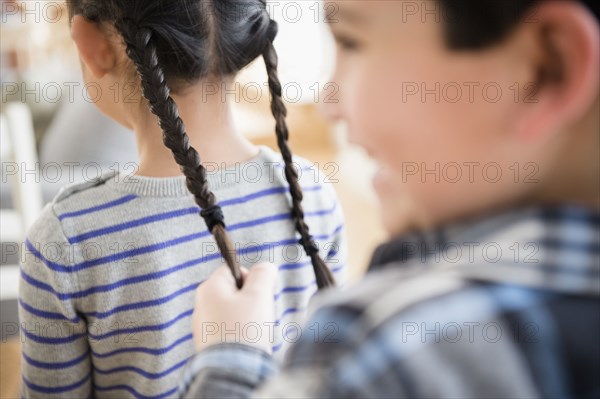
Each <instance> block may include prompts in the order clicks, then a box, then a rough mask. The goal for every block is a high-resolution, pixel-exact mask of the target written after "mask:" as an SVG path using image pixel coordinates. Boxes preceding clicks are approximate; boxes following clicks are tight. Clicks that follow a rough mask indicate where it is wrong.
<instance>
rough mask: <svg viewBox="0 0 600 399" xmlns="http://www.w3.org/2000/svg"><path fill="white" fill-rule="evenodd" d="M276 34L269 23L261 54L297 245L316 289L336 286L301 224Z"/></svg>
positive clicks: (299, 189)
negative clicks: (305, 257)
mask: <svg viewBox="0 0 600 399" xmlns="http://www.w3.org/2000/svg"><path fill="white" fill-rule="evenodd" d="M276 35H277V24H276V22H275V21H272V20H271V21H270V25H269V42H268V43H267V46H266V49H265V51H264V52H263V58H264V60H265V65H266V68H267V75H268V79H269V91H270V93H271V112H272V113H273V116H274V117H275V133H276V135H277V145H278V146H279V150H280V151H281V155H282V157H283V161H284V163H285V169H284V170H285V178H286V180H287V181H288V183H289V185H290V194H291V196H292V216H293V218H294V222H295V225H296V230H297V231H298V232H299V233H300V236H301V239H300V241H299V243H300V244H301V245H302V247H303V248H304V250H305V251H306V253H307V254H308V256H310V259H311V262H312V265H313V269H314V272H315V276H316V280H317V285H318V287H319V288H324V287H328V286H332V285H335V280H334V278H333V274H332V273H331V270H329V268H328V267H327V265H326V264H325V262H324V261H323V259H321V258H320V257H319V249H318V247H317V245H316V243H315V241H314V239H313V237H312V236H311V235H310V233H309V229H308V225H307V224H306V222H305V221H304V209H303V208H302V198H303V195H302V189H301V188H300V184H299V183H298V172H297V171H296V168H295V167H294V164H293V161H292V152H291V150H290V148H289V146H288V143H287V140H288V137H289V132H288V127H287V123H286V121H285V117H286V115H287V109H286V108H285V104H284V102H283V99H282V96H281V83H280V81H279V77H278V76H277V62H278V59H277V53H276V51H275V47H273V40H274V38H275V36H276Z"/></svg>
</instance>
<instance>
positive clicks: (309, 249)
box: [298, 236, 319, 257]
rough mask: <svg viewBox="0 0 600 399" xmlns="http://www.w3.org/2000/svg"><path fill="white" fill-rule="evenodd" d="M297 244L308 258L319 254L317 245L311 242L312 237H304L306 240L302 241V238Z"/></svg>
mask: <svg viewBox="0 0 600 399" xmlns="http://www.w3.org/2000/svg"><path fill="white" fill-rule="evenodd" d="M298 243H299V244H300V245H302V246H303V247H304V250H305V251H306V253H307V254H308V256H310V257H312V256H313V255H317V254H318V253H319V247H318V246H317V243H316V242H315V241H314V240H313V236H308V237H306V239H304V237H303V238H301V239H300V240H298Z"/></svg>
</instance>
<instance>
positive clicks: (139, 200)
mask: <svg viewBox="0 0 600 399" xmlns="http://www.w3.org/2000/svg"><path fill="white" fill-rule="evenodd" d="M296 163H297V165H298V166H299V170H301V178H300V182H301V186H302V187H303V189H304V193H305V195H304V201H303V205H304V209H305V212H306V221H307V223H308V225H309V226H310V229H311V233H312V234H313V235H314V237H315V239H316V241H317V243H318V245H319V249H320V255H321V256H322V257H323V258H324V259H326V262H327V263H328V265H329V266H330V268H331V269H332V270H333V272H334V274H335V276H336V278H337V280H338V282H340V283H343V280H344V274H345V273H344V272H345V268H346V258H345V251H346V247H345V242H344V226H343V217H342V212H341V209H340V206H339V204H338V203H337V199H336V196H335V193H334V190H333V187H331V184H330V183H328V182H327V178H328V176H326V175H325V174H324V173H323V172H322V171H320V170H318V169H316V168H314V167H313V166H312V165H311V164H309V163H308V162H307V161H305V160H302V159H300V158H298V159H296ZM208 179H209V184H210V187H211V189H212V190H213V192H214V193H215V195H216V196H217V199H218V201H219V203H220V204H221V206H222V207H223V212H224V214H225V218H226V223H227V228H228V230H229V232H230V236H231V238H232V241H233V243H234V245H235V247H236V250H237V254H238V259H239V261H240V263H241V264H242V265H244V266H246V267H251V265H252V264H255V263H256V262H259V261H270V262H273V263H275V264H276V265H277V266H278V267H279V280H278V284H277V289H276V294H275V300H276V302H275V303H276V309H275V315H276V319H277V322H278V324H277V325H276V326H275V329H274V339H275V344H274V346H273V352H274V353H275V354H276V356H278V357H279V358H281V357H282V356H283V354H284V353H285V350H286V348H287V345H288V344H289V343H291V342H294V341H295V340H297V339H298V337H297V335H298V333H301V331H298V330H297V329H295V328H294V327H295V326H296V324H295V323H301V322H302V321H303V319H304V316H305V310H306V308H307V305H308V301H309V299H310V297H311V296H312V295H313V294H314V293H315V292H316V285H315V277H314V273H313V270H312V266H311V263H310V260H309V258H308V257H307V256H306V254H305V253H304V251H303V250H302V248H301V246H300V245H299V244H298V239H299V237H298V235H297V233H296V232H295V228H294V224H293V222H292V219H291V214H290V203H291V199H290V197H289V194H288V193H287V191H288V185H287V183H286V181H285V178H284V175H283V163H282V161H281V158H280V156H279V155H278V154H276V153H275V152H273V151H272V150H270V149H268V148H266V147H261V150H260V154H259V155H258V156H257V157H256V158H254V159H252V160H251V161H248V162H244V163H241V164H237V165H236V166H234V167H231V168H227V169H226V170H220V171H217V172H213V173H209V175H208ZM198 211H199V209H198V208H197V206H196V205H195V204H194V202H193V199H192V196H191V195H190V194H189V193H188V191H187V189H186V187H185V181H184V178H183V177H173V178H148V177H139V176H132V177H126V176H123V175H122V174H114V173H113V174H108V175H105V176H103V177H102V178H101V179H98V180H95V181H90V182H86V183H83V184H76V185H72V186H70V187H67V188H66V189H64V190H62V191H61V193H60V194H59V195H58V196H57V197H56V198H55V199H54V201H53V202H52V203H51V204H49V205H47V206H46V208H45V209H44V211H43V213H42V215H41V216H40V218H39V220H38V221H37V222H36V223H35V224H34V226H33V227H32V228H31V229H30V231H29V234H28V237H27V240H26V241H25V243H24V248H23V253H22V262H21V265H22V266H21V283H20V300H19V302H20V309H19V312H20V319H21V334H22V342H23V366H22V375H23V384H22V386H23V390H22V392H23V397H26V398H30V397H56V398H88V397H96V398H128V397H135V398H167V397H173V396H174V395H175V392H176V388H177V386H178V384H179V379H180V376H181V372H182V370H183V367H184V365H185V364H186V362H187V360H188V359H189V358H190V357H191V356H192V355H193V352H194V350H193V342H192V336H191V322H190V321H191V314H192V310H193V300H194V292H195V288H196V287H197V286H198V284H199V283H201V282H202V281H203V280H204V279H205V278H207V277H208V276H209V274H210V273H211V272H212V271H213V270H214V269H215V268H216V267H217V266H218V265H220V264H221V256H220V254H219V252H218V250H217V247H216V244H215V242H214V239H213V238H212V236H211V235H210V234H209V232H208V231H207V228H206V225H205V224H204V221H203V220H202V219H201V218H200V217H199V215H198ZM207 306H209V305H208V304H207ZM200 311H201V309H200ZM290 331H291V332H290ZM233 333H234V334H235V333H237V334H240V333H244V332H243V331H242V330H241V329H240V331H237V332H233Z"/></svg>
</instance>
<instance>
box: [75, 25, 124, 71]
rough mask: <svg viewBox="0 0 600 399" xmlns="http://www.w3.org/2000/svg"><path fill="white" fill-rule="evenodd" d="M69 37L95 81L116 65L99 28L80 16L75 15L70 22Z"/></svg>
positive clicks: (103, 34)
mask: <svg viewBox="0 0 600 399" xmlns="http://www.w3.org/2000/svg"><path fill="white" fill-rule="evenodd" d="M71 36H72V38H73V41H74V42H75V45H76V46H77V49H78V50H79V55H80V58H81V61H82V62H83V63H84V64H85V66H86V68H88V69H89V71H90V72H91V73H92V74H93V75H94V77H95V78H96V79H101V78H102V77H104V75H106V74H107V73H108V72H109V71H110V70H111V69H113V68H114V66H115V63H116V54H115V52H114V50H113V47H112V45H111V43H110V41H109V39H108V37H107V36H106V33H105V32H103V31H102V30H101V29H100V26H99V25H98V24H96V23H94V22H90V21H89V20H87V19H85V18H84V17H83V16H81V15H75V16H74V17H73V20H72V22H71Z"/></svg>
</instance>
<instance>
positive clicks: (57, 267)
mask: <svg viewBox="0 0 600 399" xmlns="http://www.w3.org/2000/svg"><path fill="white" fill-rule="evenodd" d="M209 234H210V233H209V232H208V231H203V232H200V233H193V234H188V235H185V236H182V237H178V238H175V239H172V240H168V241H164V242H160V243H157V244H153V245H147V246H145V247H141V248H136V249H130V250H128V251H123V252H119V253H116V254H114V255H109V256H104V257H101V258H98V259H94V260H90V261H85V262H81V263H78V264H75V265H73V266H65V265H61V264H59V263H56V262H52V261H50V260H48V259H46V258H44V257H43V256H42V254H41V253H40V252H39V251H38V250H37V249H35V248H34V246H33V245H32V244H31V242H30V241H29V239H26V240H25V246H26V247H27V249H28V250H29V251H30V252H31V253H33V254H34V255H35V257H37V258H38V259H39V260H41V261H42V262H43V263H44V264H45V265H46V266H47V267H48V268H49V269H51V270H54V271H56V272H63V273H75V272H78V271H80V270H84V269H89V268H91V267H95V266H99V265H102V264H104V263H111V262H116V261H119V260H122V259H126V258H129V257H134V256H139V255H143V254H146V253H150V252H154V251H159V250H161V249H165V248H169V247H172V246H175V245H179V244H182V243H185V242H189V241H193V240H195V239H198V238H202V237H206V236H208V235H209Z"/></svg>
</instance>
